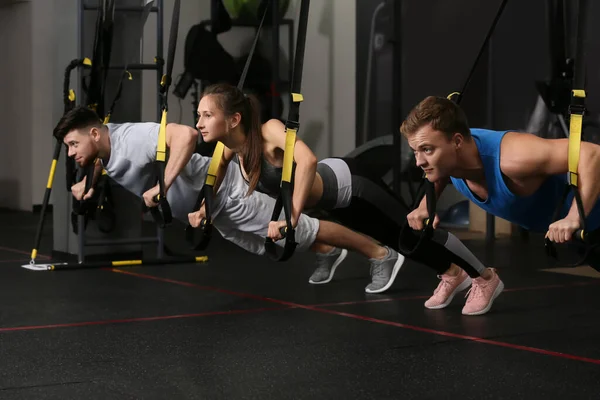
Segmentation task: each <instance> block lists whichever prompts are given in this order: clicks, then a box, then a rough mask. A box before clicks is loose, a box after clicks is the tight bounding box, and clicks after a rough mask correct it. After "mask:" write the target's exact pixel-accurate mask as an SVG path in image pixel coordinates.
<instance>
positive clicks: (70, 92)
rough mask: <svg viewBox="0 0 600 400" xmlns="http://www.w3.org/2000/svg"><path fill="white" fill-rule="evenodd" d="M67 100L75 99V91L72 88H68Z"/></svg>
mask: <svg viewBox="0 0 600 400" xmlns="http://www.w3.org/2000/svg"><path fill="white" fill-rule="evenodd" d="M69 101H75V91H74V90H73V89H69Z"/></svg>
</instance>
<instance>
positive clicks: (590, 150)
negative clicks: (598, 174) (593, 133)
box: [580, 142, 600, 171]
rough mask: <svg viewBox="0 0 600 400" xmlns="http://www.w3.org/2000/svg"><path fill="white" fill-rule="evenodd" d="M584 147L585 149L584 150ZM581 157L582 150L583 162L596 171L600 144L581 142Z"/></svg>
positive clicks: (598, 164) (599, 161) (599, 156)
mask: <svg viewBox="0 0 600 400" xmlns="http://www.w3.org/2000/svg"><path fill="white" fill-rule="evenodd" d="M584 149H585V150H584ZM581 150H582V151H581V153H582V154H581V157H580V158H581V159H582V161H583V158H584V157H583V151H585V154H586V157H585V161H584V162H585V163H586V164H587V165H589V166H590V167H591V168H592V169H593V170H594V171H598V167H599V166H600V145H597V144H595V143H589V142H587V143H585V142H584V143H582V147H581Z"/></svg>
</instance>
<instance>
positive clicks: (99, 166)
mask: <svg viewBox="0 0 600 400" xmlns="http://www.w3.org/2000/svg"><path fill="white" fill-rule="evenodd" d="M103 170H104V167H103V166H102V163H101V162H100V160H96V164H95V165H94V179H92V187H94V186H96V182H98V179H99V178H100V175H102V171H103Z"/></svg>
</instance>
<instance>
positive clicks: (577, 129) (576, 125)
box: [569, 114, 583, 186]
mask: <svg viewBox="0 0 600 400" xmlns="http://www.w3.org/2000/svg"><path fill="white" fill-rule="evenodd" d="M582 123H583V115H581V114H571V126H570V127H569V183H570V184H571V185H573V186H577V167H578V165H579V150H580V149H581V125H582Z"/></svg>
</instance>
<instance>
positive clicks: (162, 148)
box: [156, 110, 167, 161]
mask: <svg viewBox="0 0 600 400" xmlns="http://www.w3.org/2000/svg"><path fill="white" fill-rule="evenodd" d="M166 153H167V110H163V112H162V118H161V120H160V130H159V131H158V146H157V148H156V161H165V160H166V159H167V157H166Z"/></svg>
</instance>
